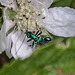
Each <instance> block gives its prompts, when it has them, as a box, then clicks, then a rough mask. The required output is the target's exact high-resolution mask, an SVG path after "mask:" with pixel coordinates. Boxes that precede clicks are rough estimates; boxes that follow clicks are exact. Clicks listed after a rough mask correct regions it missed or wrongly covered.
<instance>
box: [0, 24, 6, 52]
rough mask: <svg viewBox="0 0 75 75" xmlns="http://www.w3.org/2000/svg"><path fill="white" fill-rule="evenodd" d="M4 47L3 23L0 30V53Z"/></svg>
mask: <svg viewBox="0 0 75 75" xmlns="http://www.w3.org/2000/svg"><path fill="white" fill-rule="evenodd" d="M5 49H6V38H5V27H4V23H3V25H2V28H1V31H0V53H2V52H3V51H4V50H5Z"/></svg>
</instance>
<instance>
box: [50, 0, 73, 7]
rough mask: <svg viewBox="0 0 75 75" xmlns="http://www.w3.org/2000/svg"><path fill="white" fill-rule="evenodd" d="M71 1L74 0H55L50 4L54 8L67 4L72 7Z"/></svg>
mask: <svg viewBox="0 0 75 75" xmlns="http://www.w3.org/2000/svg"><path fill="white" fill-rule="evenodd" d="M71 2H72V0H58V1H56V2H54V3H53V4H52V5H51V6H50V8H53V7H65V6H68V7H70V4H71Z"/></svg>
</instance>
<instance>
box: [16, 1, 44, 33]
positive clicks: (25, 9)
mask: <svg viewBox="0 0 75 75" xmlns="http://www.w3.org/2000/svg"><path fill="white" fill-rule="evenodd" d="M33 4H34V3H32V1H31V0H26V1H25V0H22V1H21V2H20V3H19V5H20V6H19V8H18V9H17V15H16V21H17V26H18V28H17V29H18V30H22V31H23V32H25V31H26V30H27V29H28V30H30V31H34V30H37V29H39V28H41V21H39V20H38V19H37V18H38V17H39V16H41V15H42V13H43V11H39V10H38V9H33ZM34 7H35V6H34ZM41 8H43V6H42V5H41ZM41 19H42V17H41ZM36 26H37V27H36Z"/></svg>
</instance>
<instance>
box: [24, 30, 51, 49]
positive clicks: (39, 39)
mask: <svg viewBox="0 0 75 75" xmlns="http://www.w3.org/2000/svg"><path fill="white" fill-rule="evenodd" d="M25 34H26V36H27V37H28V38H30V39H29V40H28V41H27V42H29V41H31V40H33V43H32V45H30V46H31V47H32V48H33V46H34V44H37V45H43V44H45V43H48V42H49V41H51V40H52V39H51V37H45V38H42V37H41V36H39V35H40V34H42V31H41V32H40V33H39V30H38V31H37V32H36V34H33V33H32V32H29V31H27V30H26V32H25Z"/></svg>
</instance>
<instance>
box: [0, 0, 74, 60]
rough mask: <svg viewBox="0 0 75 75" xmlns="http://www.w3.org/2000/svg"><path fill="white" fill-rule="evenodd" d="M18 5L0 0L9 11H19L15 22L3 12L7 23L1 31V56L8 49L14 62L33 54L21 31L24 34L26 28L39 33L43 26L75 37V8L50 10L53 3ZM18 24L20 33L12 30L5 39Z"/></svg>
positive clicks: (22, 0) (26, 0)
mask: <svg viewBox="0 0 75 75" xmlns="http://www.w3.org/2000/svg"><path fill="white" fill-rule="evenodd" d="M17 2H18V4H19V5H20V6H19V7H18V6H17V4H16V0H0V3H1V4H2V5H5V6H6V8H8V7H9V8H12V9H13V10H14V11H15V12H17V15H16V20H14V21H13V22H12V20H8V19H7V18H6V12H5V10H4V16H3V19H4V22H3V26H2V28H1V31H0V35H1V36H0V49H1V50H0V53H2V51H4V50H5V51H6V54H7V55H8V57H9V58H11V57H12V56H13V57H14V58H15V59H18V58H21V59H25V58H27V57H29V56H31V55H32V53H33V49H32V48H30V47H29V46H28V43H27V39H28V38H27V37H26V38H25V34H24V33H21V32H20V31H21V30H22V31H23V32H25V31H26V30H27V29H28V30H30V31H36V30H37V29H40V28H42V27H44V28H46V29H47V30H48V31H49V32H50V33H52V34H54V35H57V36H63V37H73V36H75V9H73V8H70V7H54V8H50V9H48V7H49V6H50V5H51V4H52V2H53V0H17ZM15 23H17V26H18V30H19V31H17V32H15V33H14V30H13V31H12V32H11V33H10V34H9V35H8V36H5V35H6V33H7V31H8V30H9V29H10V28H12V27H13V26H15ZM24 38H25V40H24V42H23V39H24ZM3 39H5V40H3ZM4 43H6V44H4ZM29 44H31V43H29ZM20 46H21V47H20ZM2 49H3V50H2ZM10 51H11V52H10ZM16 52H17V53H16Z"/></svg>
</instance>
